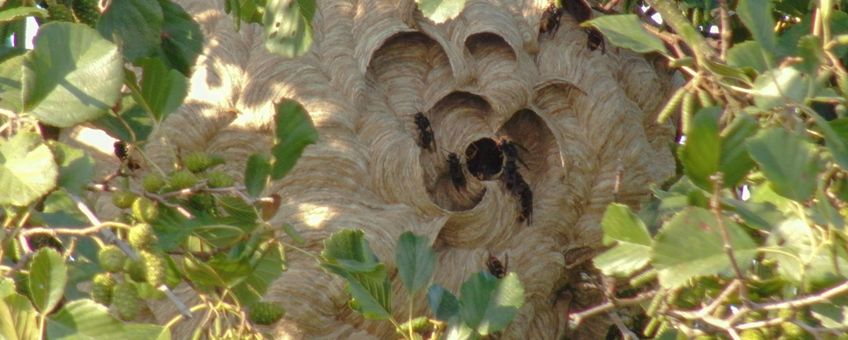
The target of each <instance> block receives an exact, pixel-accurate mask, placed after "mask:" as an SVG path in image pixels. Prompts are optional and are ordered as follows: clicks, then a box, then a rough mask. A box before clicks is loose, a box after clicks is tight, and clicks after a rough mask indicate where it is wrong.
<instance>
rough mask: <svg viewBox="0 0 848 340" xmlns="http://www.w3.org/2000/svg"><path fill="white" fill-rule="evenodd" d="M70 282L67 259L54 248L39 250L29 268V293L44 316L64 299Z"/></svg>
mask: <svg viewBox="0 0 848 340" xmlns="http://www.w3.org/2000/svg"><path fill="white" fill-rule="evenodd" d="M67 282H68V269H67V266H66V265H65V259H64V258H62V255H61V254H59V253H58V252H57V251H56V250H54V249H53V248H49V247H45V248H41V249H39V250H38V252H36V253H35V256H33V258H32V263H30V268H29V291H30V294H31V296H32V302H33V303H34V304H35V307H36V308H38V310H39V311H40V312H41V313H42V314H46V313H48V312H50V311H51V310H53V307H55V306H56V304H57V303H58V302H59V300H60V299H61V298H62V294H63V293H64V291H65V284H66V283H67Z"/></svg>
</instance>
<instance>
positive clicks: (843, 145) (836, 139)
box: [811, 111, 848, 169]
mask: <svg viewBox="0 0 848 340" xmlns="http://www.w3.org/2000/svg"><path fill="white" fill-rule="evenodd" d="M811 116H812V117H813V119H814V120H815V122H816V126H818V128H819V130H821V133H822V135H824V140H825V145H826V146H827V150H828V151H830V154H831V155H832V156H833V160H835V161H836V164H839V166H841V167H842V168H843V169H848V131H846V127H848V125H846V123H848V119H845V118H840V119H835V120H833V121H830V122H828V121H827V120H825V119H824V117H822V116H821V114H819V113H818V112H815V111H814V114H812V115H811Z"/></svg>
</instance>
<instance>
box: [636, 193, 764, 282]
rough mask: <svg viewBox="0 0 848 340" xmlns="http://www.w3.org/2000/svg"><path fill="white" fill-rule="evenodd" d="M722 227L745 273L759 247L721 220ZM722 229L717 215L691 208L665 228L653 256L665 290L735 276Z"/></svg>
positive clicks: (740, 230) (727, 222) (732, 223)
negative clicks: (719, 276) (705, 277)
mask: <svg viewBox="0 0 848 340" xmlns="http://www.w3.org/2000/svg"><path fill="white" fill-rule="evenodd" d="M721 224H723V226H724V228H727V232H728V234H729V237H730V245H731V247H733V252H734V256H735V258H736V263H738V264H739V266H740V267H741V269H742V270H745V268H747V267H748V266H749V265H750V263H751V260H752V259H753V257H754V255H756V251H757V248H756V243H754V241H753V240H751V237H750V236H748V235H747V234H746V233H745V231H744V230H742V227H740V226H739V225H738V224H736V223H734V222H733V221H731V220H729V219H727V218H725V217H722V221H721ZM720 228H721V226H720V224H719V221H718V220H717V219H716V217H715V215H713V213H712V212H710V211H708V210H706V209H702V208H688V209H686V210H684V211H683V212H681V213H679V214H677V215H676V216H674V217H673V218H672V219H671V220H670V221H669V222H668V223H666V224H665V226H663V229H662V230H660V232H659V234H657V236H656V239H655V243H654V247H653V248H654V249H653V254H652V255H653V256H652V259H653V264H654V267H655V268H657V269H658V270H659V280H660V283H661V284H662V285H663V287H666V288H674V287H679V286H681V285H683V284H685V283H686V282H688V281H689V279H691V278H694V277H698V276H703V275H715V274H725V275H730V274H731V273H732V270H731V269H732V268H731V264H730V259H729V258H728V256H727V253H725V250H724V241H723V238H722V233H721V229H720Z"/></svg>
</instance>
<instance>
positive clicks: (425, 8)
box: [417, 0, 466, 24]
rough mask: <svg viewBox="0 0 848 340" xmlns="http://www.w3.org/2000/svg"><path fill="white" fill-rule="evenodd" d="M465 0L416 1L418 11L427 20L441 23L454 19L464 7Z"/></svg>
mask: <svg viewBox="0 0 848 340" xmlns="http://www.w3.org/2000/svg"><path fill="white" fill-rule="evenodd" d="M465 1H466V0H417V2H418V9H419V10H421V13H422V14H424V16H425V17H427V19H430V20H433V22H435V23H437V24H438V23H442V22H445V21H448V20H450V19H453V18H455V17H456V16H457V15H459V13H461V12H462V9H463V8H464V7H465Z"/></svg>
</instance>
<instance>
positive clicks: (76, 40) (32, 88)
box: [23, 22, 124, 127]
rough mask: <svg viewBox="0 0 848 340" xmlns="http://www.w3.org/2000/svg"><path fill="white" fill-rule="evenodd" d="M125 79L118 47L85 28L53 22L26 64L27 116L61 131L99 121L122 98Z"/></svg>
mask: <svg viewBox="0 0 848 340" xmlns="http://www.w3.org/2000/svg"><path fill="white" fill-rule="evenodd" d="M123 78H124V67H123V59H122V58H121V55H120V54H119V52H118V47H117V46H115V44H113V43H111V42H109V41H108V40H106V39H103V38H102V37H101V36H100V34H98V33H97V31H95V30H94V29H92V28H90V27H88V26H86V25H83V24H73V23H67V22H51V23H48V24H45V25H43V26H41V27H39V29H38V35H37V36H36V37H35V48H34V49H33V50H32V51H31V52H30V53H29V54H27V56H26V59H25V60H24V71H23V101H24V110H25V111H27V112H29V113H31V114H32V115H33V116H35V117H36V118H37V119H38V120H40V121H42V122H45V123H47V124H50V125H53V126H57V127H71V126H73V125H75V124H79V123H82V122H85V121H88V120H92V119H96V118H97V117H99V116H101V115H102V114H104V113H106V110H108V109H110V108H111V107H112V106H113V105H115V102H117V101H118V99H119V98H120V91H121V85H122V84H123ZM92 79H97V81H92Z"/></svg>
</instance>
